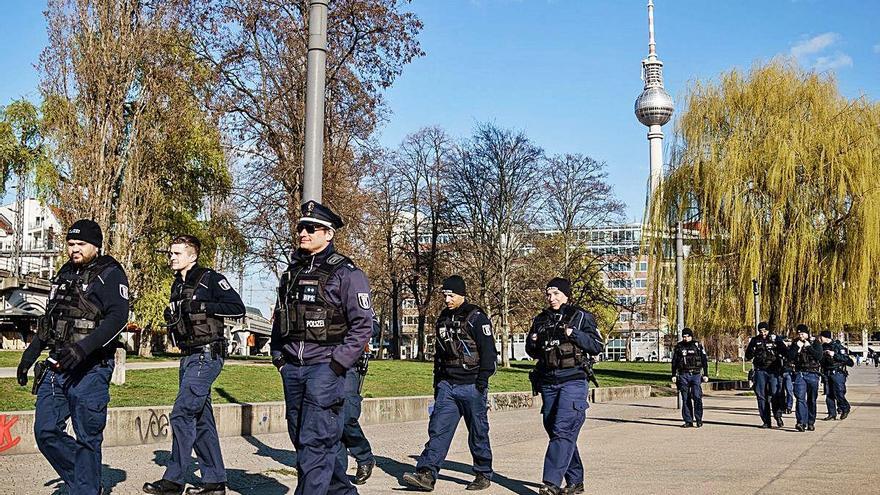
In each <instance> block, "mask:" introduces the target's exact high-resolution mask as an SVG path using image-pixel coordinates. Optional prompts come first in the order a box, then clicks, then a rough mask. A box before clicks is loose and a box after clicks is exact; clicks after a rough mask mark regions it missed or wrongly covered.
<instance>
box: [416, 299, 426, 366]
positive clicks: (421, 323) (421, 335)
mask: <svg viewBox="0 0 880 495" xmlns="http://www.w3.org/2000/svg"><path fill="white" fill-rule="evenodd" d="M425 320H426V317H425V314H424V313H423V312H422V311H421V310H419V316H418V331H417V332H416V334H417V336H418V339H419V352H418V354H416V359H417V360H419V361H424V360H425V345H426V342H425Z"/></svg>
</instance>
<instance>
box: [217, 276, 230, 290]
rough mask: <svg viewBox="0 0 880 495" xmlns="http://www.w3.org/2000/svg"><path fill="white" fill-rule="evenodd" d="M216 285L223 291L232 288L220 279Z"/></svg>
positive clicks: (223, 279) (224, 280)
mask: <svg viewBox="0 0 880 495" xmlns="http://www.w3.org/2000/svg"><path fill="white" fill-rule="evenodd" d="M217 285H219V286H220V288H221V289H223V290H229V289H231V288H232V286H231V285H229V282H228V281H226V279H225V278H221V279H220V282H219V283H218V284H217Z"/></svg>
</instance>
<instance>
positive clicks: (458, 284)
mask: <svg viewBox="0 0 880 495" xmlns="http://www.w3.org/2000/svg"><path fill="white" fill-rule="evenodd" d="M441 290H444V291H447V290H448V291H452V293H453V294H458V295H459V296H466V295H467V292H465V290H464V279H463V278H461V277H459V276H458V275H452V276H451V277H448V278H447V279H446V280H444V281H443V287H442V288H441Z"/></svg>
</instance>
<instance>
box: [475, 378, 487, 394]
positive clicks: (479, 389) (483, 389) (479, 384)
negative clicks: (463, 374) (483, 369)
mask: <svg viewBox="0 0 880 495" xmlns="http://www.w3.org/2000/svg"><path fill="white" fill-rule="evenodd" d="M476 387H477V392H479V393H481V394H483V393H486V389H487V388H489V384H488V383H485V382H482V381H477V383H476Z"/></svg>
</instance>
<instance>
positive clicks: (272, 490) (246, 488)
mask: <svg viewBox="0 0 880 495" xmlns="http://www.w3.org/2000/svg"><path fill="white" fill-rule="evenodd" d="M226 479H227V482H226V485H227V486H228V487H229V488H231V489H233V490H235V491H237V492H239V493H243V494H253V495H258V494H259V495H284V494H285V493H290V488H288V487H287V486H285V485H282V484H281V483H280V482H279V481H278V480H276V479H275V478H272V477H271V476H266V475H264V474H259V473H248V472H247V471H244V470H242V469H227V470H226Z"/></svg>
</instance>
